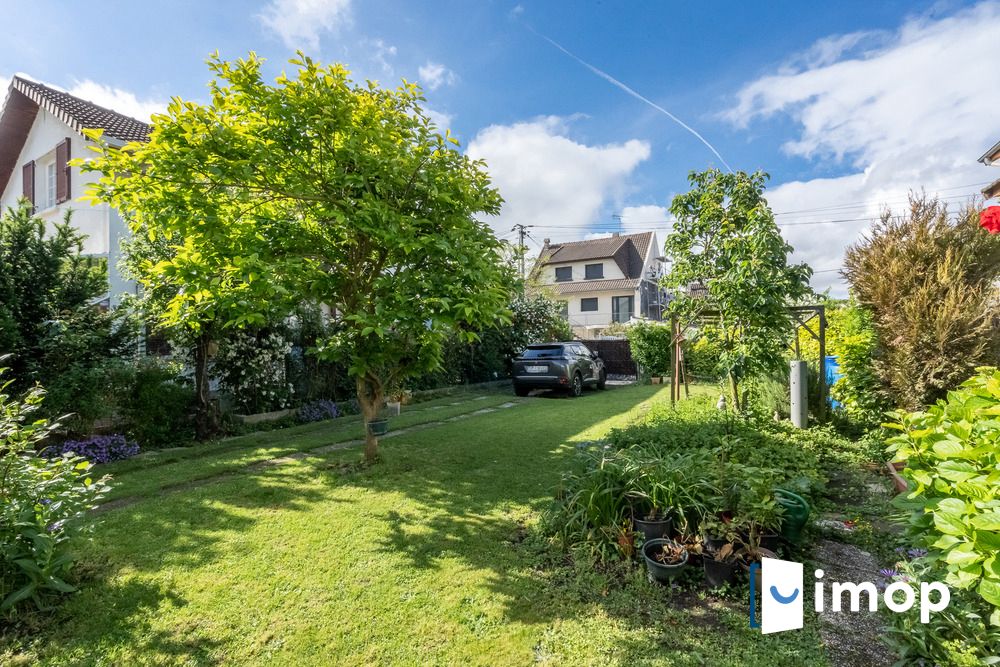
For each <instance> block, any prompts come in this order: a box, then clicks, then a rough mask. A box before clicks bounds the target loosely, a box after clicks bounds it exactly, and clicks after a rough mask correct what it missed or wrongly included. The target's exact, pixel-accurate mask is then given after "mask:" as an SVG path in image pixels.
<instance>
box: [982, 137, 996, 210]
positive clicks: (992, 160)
mask: <svg viewBox="0 0 1000 667" xmlns="http://www.w3.org/2000/svg"><path fill="white" fill-rule="evenodd" d="M979 161H980V162H982V163H983V164H985V165H986V166H988V167H1000V141H998V142H997V143H995V144H994V145H993V147H992V148H990V149H989V150H988V151H986V152H985V153H983V155H982V157H980V158H979ZM983 196H984V197H986V198H987V199H992V198H993V197H1000V178H998V179H997V180H995V181H993V182H992V183H990V184H989V185H987V186H986V187H985V188H983Z"/></svg>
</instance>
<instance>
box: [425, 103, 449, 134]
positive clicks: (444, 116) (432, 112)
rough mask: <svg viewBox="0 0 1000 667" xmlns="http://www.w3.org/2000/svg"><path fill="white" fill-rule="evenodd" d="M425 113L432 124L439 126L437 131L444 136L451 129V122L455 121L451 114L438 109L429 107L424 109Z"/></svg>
mask: <svg viewBox="0 0 1000 667" xmlns="http://www.w3.org/2000/svg"><path fill="white" fill-rule="evenodd" d="M424 113H425V114H427V117H428V118H430V119H431V122H432V123H434V124H435V125H437V129H438V130H439V131H440V132H441V134H444V131H445V130H447V129H450V128H451V121H452V120H454V118H455V117H454V116H453V115H452V114H450V113H445V112H444V111H438V110H437V109H431V108H429V107H425V108H424Z"/></svg>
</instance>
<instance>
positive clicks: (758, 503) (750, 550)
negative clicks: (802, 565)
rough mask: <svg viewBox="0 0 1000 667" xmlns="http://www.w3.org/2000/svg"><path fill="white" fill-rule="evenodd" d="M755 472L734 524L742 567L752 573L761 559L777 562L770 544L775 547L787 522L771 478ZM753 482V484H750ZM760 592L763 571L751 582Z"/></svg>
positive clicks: (742, 495)
mask: <svg viewBox="0 0 1000 667" xmlns="http://www.w3.org/2000/svg"><path fill="white" fill-rule="evenodd" d="M763 472H765V471H756V474H754V475H753V476H752V477H751V478H750V479H748V481H747V485H748V486H747V488H745V489H744V491H743V493H741V494H740V500H739V505H738V507H737V515H736V516H735V517H734V523H735V525H736V528H737V533H736V534H737V538H738V540H739V543H740V549H739V551H738V554H739V557H740V561H741V565H742V567H743V569H744V570H746V571H747V572H749V570H750V564H751V563H755V562H760V560H761V559H762V558H777V555H776V554H775V553H774V550H773V548H772V547H771V544H774V545H775V546H776V542H777V539H778V530H780V528H781V523H782V521H783V519H784V515H785V508H784V507H783V506H782V505H781V504H779V503H778V501H777V499H776V498H775V496H774V487H773V486H772V485H771V482H770V479H769V477H770V476H769V475H767V474H760V473H763ZM750 480H753V481H750ZM751 583H752V584H753V585H754V586H755V587H757V589H758V590H759V589H760V570H757V576H756V577H755V580H754V581H753V582H751Z"/></svg>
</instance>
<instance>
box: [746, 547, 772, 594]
mask: <svg viewBox="0 0 1000 667" xmlns="http://www.w3.org/2000/svg"><path fill="white" fill-rule="evenodd" d="M759 551H760V553H759V557H760V558H777V557H778V554H776V553H774V552H773V551H771V550H770V549H765V548H764V547H761V548H760V549H759ZM751 562H760V561H751ZM740 567H741V568H743V571H744V572H746V573H747V574H748V575H749V574H750V563H748V562H746V561H742V562H740ZM752 579H753V581H751V582H750V585H751V586H753V587H754V589H755V590H756V591H757V594H758V595H760V568H759V567H758V568H757V569H756V571H755V572H754V575H753V577H752Z"/></svg>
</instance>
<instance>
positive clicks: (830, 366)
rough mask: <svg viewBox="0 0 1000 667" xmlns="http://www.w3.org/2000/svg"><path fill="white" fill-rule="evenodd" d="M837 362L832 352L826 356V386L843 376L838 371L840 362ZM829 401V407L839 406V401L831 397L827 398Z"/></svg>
mask: <svg viewBox="0 0 1000 667" xmlns="http://www.w3.org/2000/svg"><path fill="white" fill-rule="evenodd" d="M837 362H838V357H837V355H835V354H833V355H830V356H828V357H827V358H826V386H827V387H828V388H829V387H832V386H833V383H834V382H836V381H837V380H839V379H840V378H842V377H844V374H843V373H841V372H840V364H839V363H837ZM827 400H829V401H830V407H831V408H834V409H836V408H839V407H840V401H835V400H833V399H832V398H829V399H827Z"/></svg>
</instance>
